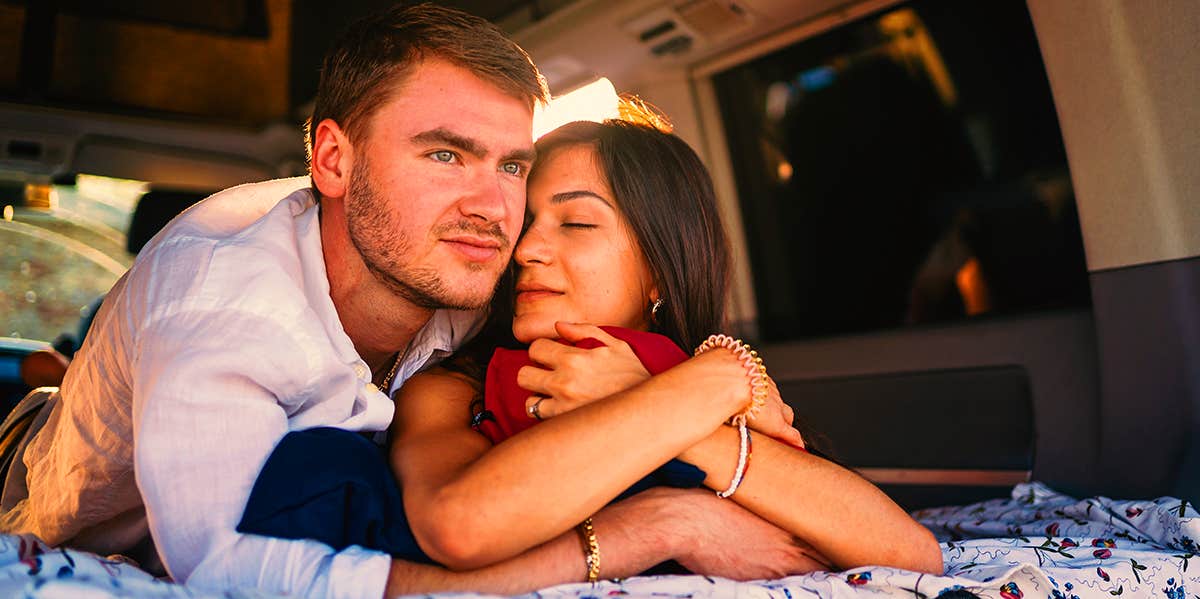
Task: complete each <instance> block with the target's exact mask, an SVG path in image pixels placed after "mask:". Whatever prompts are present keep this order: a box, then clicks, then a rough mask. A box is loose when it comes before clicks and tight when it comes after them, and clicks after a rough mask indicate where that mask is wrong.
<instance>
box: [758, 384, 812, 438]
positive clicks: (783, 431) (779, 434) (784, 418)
mask: <svg viewBox="0 0 1200 599" xmlns="http://www.w3.org/2000/svg"><path fill="white" fill-rule="evenodd" d="M767 386H768V387H770V390H769V392H768V394H767V404H766V405H764V406H763V407H762V408H761V409H759V411H758V413H757V414H755V415H754V416H751V417H750V418H748V419H747V420H746V426H749V427H750V428H751V429H753V430H756V431H758V432H760V433H762V434H764V435H767V436H768V437H773V438H775V439H776V440H778V441H780V442H782V443H786V444H788V445H791V446H792V447H796V448H799V449H804V437H803V436H801V435H800V431H798V430H796V427H794V426H792V423H793V422H794V421H795V418H796V412H795V411H794V410H792V406H789V405H787V404H786V403H784V402H783V396H781V395H780V394H779V386H778V385H776V384H775V379H772V378H771V377H769V376H768V377H767Z"/></svg>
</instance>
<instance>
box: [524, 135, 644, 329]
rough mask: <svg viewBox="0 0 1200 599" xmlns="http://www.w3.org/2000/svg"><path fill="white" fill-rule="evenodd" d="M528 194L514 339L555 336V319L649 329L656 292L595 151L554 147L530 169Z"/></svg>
mask: <svg viewBox="0 0 1200 599" xmlns="http://www.w3.org/2000/svg"><path fill="white" fill-rule="evenodd" d="M527 195H528V203H527V210H528V212H529V214H528V215H527V218H528V219H529V225H528V226H527V227H526V229H525V233H524V234H523V236H522V237H521V241H520V242H519V243H517V247H516V250H515V251H514V252H513V259H514V260H516V263H517V267H518V269H517V286H516V290H517V297H516V314H515V316H514V318H513V335H514V336H515V337H516V338H517V339H518V340H520V341H522V342H524V343H529V342H531V341H533V340H534V339H538V338H541V337H546V338H554V337H557V336H558V333H557V332H555V330H554V323H555V322H557V321H565V322H579V323H588V324H595V325H616V326H622V327H626V328H630V329H640V330H646V329H647V328H648V324H649V323H648V321H647V318H648V317H649V310H650V303H651V302H652V301H653V300H654V299H656V298H657V297H658V296H657V291H656V290H654V289H653V277H652V275H651V274H650V268H649V266H648V265H647V264H646V259H645V257H644V256H643V255H642V252H641V250H640V249H639V248H638V245H637V242H636V241H635V240H634V236H633V232H632V231H631V230H630V229H629V226H628V224H627V223H626V222H625V218H624V216H622V214H621V212H620V210H619V208H618V206H617V202H616V199H615V198H614V197H613V193H612V189H610V188H609V185H608V181H607V180H606V178H605V177H604V174H603V173H602V171H601V168H600V165H599V163H598V158H597V156H596V152H595V150H594V149H593V148H592V147H591V146H587V145H574V146H567V147H563V148H559V149H557V150H555V151H554V152H553V153H551V154H550V156H549V157H547V158H545V159H543V160H540V161H539V162H538V164H537V167H536V168H535V169H534V170H533V172H532V174H531V176H530V179H529V188H528V194H527Z"/></svg>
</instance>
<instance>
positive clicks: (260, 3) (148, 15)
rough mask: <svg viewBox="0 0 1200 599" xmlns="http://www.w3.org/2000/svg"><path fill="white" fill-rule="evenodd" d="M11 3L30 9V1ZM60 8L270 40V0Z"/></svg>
mask: <svg viewBox="0 0 1200 599" xmlns="http://www.w3.org/2000/svg"><path fill="white" fill-rule="evenodd" d="M7 3H8V4H24V5H28V4H29V0H25V1H24V2H17V1H14V0H7ZM56 5H57V7H58V9H59V10H61V11H63V12H65V13H70V14H75V15H80V16H87V17H95V18H101V19H110V20H116V21H142V22H147V23H159V24H162V25H170V26H172V27H180V28H183V29H198V30H201V31H208V32H212V33H219V34H222V35H230V36H235V37H252V38H259V39H266V38H267V36H268V34H269V28H268V25H267V10H266V0H205V1H204V2H162V1H161V0H57V2H56Z"/></svg>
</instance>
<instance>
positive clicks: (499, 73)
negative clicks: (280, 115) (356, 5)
mask: <svg viewBox="0 0 1200 599" xmlns="http://www.w3.org/2000/svg"><path fill="white" fill-rule="evenodd" d="M425 58H435V59H438V60H444V61H447V62H449V63H451V64H454V65H457V66H460V67H463V68H465V69H467V70H468V71H471V72H472V73H474V74H475V75H476V76H478V77H479V78H481V79H483V80H485V81H489V82H491V83H493V84H495V85H496V87H498V88H500V89H501V90H503V91H504V92H506V93H508V94H509V95H511V96H513V97H515V98H519V99H522V100H525V101H526V102H528V104H529V107H530V109H531V110H532V109H533V107H534V105H535V104H537V103H544V102H546V101H547V100H548V99H549V96H550V93H549V90H548V89H547V88H546V80H545V79H544V78H543V77H542V75H541V73H539V72H538V70H537V67H536V66H534V64H533V61H532V60H530V58H529V55H528V54H526V53H525V51H524V50H522V49H521V47H520V46H518V45H517V44H516V43H515V42H513V41H512V40H510V39H508V38H507V37H505V35H504V33H503V32H502V31H500V29H499V28H497V27H496V26H495V25H493V24H491V23H489V22H488V21H486V20H484V19H482V18H479V17H476V16H474V15H470V14H467V13H465V12H462V11H459V10H455V9H452V8H446V7H443V6H437V5H434V4H418V5H416V6H395V7H392V8H390V9H388V10H385V11H382V12H377V13H373V14H371V15H368V16H366V17H363V18H361V19H358V20H357V21H354V22H353V23H351V24H350V26H349V27H347V28H346V30H345V31H343V32H342V34H341V35H340V36H338V38H337V40H336V41H334V43H333V46H332V47H331V48H330V49H329V51H328V52H327V53H326V54H325V60H324V63H323V64H322V65H321V80H320V83H318V85H317V96H316V102H315V105H314V106H313V114H312V118H311V119H310V120H309V123H308V129H309V130H308V131H307V135H306V137H307V139H306V144H307V146H308V150H309V153H310V154H311V152H312V147H313V146H312V144H313V141H314V140H313V135H312V134H313V129H314V128H315V127H316V126H317V124H319V123H320V122H321V121H323V120H325V119H333V121H334V122H336V123H337V124H338V125H339V126H340V127H341V128H342V129H343V130H344V131H345V132H346V135H347V136H349V137H350V138H351V140H354V139H357V136H358V135H360V134H362V133H363V132H365V127H366V125H367V123H368V121H370V117H371V115H372V114H374V112H375V110H376V109H377V108H378V107H379V106H380V105H381V104H383V103H384V102H385V101H386V99H387V97H388V96H389V95H390V94H391V93H392V92H393V91H395V90H396V89H397V88H398V87H399V86H400V85H401V84H402V83H403V79H404V77H405V76H406V75H407V74H408V71H410V70H411V68H412V67H414V66H416V65H418V64H420V62H421V61H422V60H423V59H425Z"/></svg>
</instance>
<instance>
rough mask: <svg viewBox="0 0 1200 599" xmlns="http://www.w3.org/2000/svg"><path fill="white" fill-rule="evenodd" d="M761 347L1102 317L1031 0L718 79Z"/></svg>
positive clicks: (828, 43) (926, 12)
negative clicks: (993, 319) (1095, 304)
mask: <svg viewBox="0 0 1200 599" xmlns="http://www.w3.org/2000/svg"><path fill="white" fill-rule="evenodd" d="M713 84H714V88H715V90H716V93H717V99H718V103H719V106H720V110H721V117H722V119H723V120H724V122H725V124H726V127H725V129H726V132H727V136H728V143H729V146H730V148H729V149H730V152H729V153H730V156H731V157H732V161H733V167H734V173H735V177H736V183H737V188H738V195H739V202H740V205H741V207H742V211H743V222H744V224H745V228H746V238H747V240H748V244H749V254H750V259H751V266H752V269H753V272H754V281H755V295H756V298H757V303H758V328H759V332H760V336H761V337H762V338H764V339H765V340H768V341H778V340H786V339H799V338H810V337H818V336H826V335H836V334H844V333H852V332H861V331H871V330H880V329H888V328H894V327H900V326H906V325H914V324H922V323H936V322H946V321H956V320H963V319H968V318H976V317H985V316H991V315H998V314H1014V313H1028V312H1031V311H1038V310H1046V309H1056V308H1063V307H1080V306H1089V305H1090V297H1089V293H1088V280H1087V270H1086V263H1085V260H1084V254H1083V244H1082V240H1081V236H1080V232H1079V223H1078V217H1077V215H1076V209H1075V199H1074V195H1073V192H1072V187H1071V179H1070V173H1069V171H1068V168H1067V161H1066V153H1065V151H1064V149H1063V142H1062V136H1061V134H1060V132H1059V127H1058V120H1057V117H1056V114H1055V110H1054V104H1053V100H1052V98H1051V94H1050V88H1049V84H1048V82H1047V79H1046V74H1045V67H1044V66H1043V64H1042V61H1041V55H1040V53H1039V51H1038V44H1037V39H1036V37H1035V36H1034V31H1033V26H1032V24H1031V21H1030V18H1029V14H1028V12H1027V10H1026V8H1025V3H1024V2H1023V1H1022V0H996V1H989V2H961V1H960V0H917V1H913V2H908V3H903V4H899V5H897V6H895V7H893V8H890V9H887V10H884V11H882V12H879V13H876V14H873V15H871V16H868V17H865V18H863V19H859V20H857V21H854V22H851V23H848V24H845V25H843V26H841V27H838V28H836V29H834V30H831V31H827V32H825V33H823V34H821V35H819V36H817V37H813V38H809V39H806V40H803V41H801V42H799V43H796V44H793V45H791V46H789V47H786V48H783V49H781V50H778V51H775V52H774V53H772V54H769V55H766V56H763V57H761V58H758V59H755V60H753V61H751V62H748V63H745V64H742V65H739V66H736V67H733V68H731V69H728V70H726V71H723V72H720V73H718V74H716V75H714V77H713Z"/></svg>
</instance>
